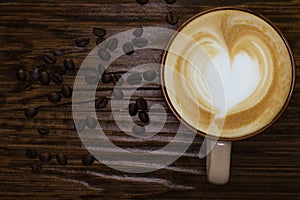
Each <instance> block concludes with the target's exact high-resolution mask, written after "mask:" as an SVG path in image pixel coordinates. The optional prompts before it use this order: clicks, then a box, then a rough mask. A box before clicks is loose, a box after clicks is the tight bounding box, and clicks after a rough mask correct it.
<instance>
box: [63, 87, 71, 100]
mask: <svg viewBox="0 0 300 200" xmlns="http://www.w3.org/2000/svg"><path fill="white" fill-rule="evenodd" d="M61 93H62V95H63V96H64V97H65V98H71V97H72V88H70V87H69V86H67V85H63V86H61Z"/></svg>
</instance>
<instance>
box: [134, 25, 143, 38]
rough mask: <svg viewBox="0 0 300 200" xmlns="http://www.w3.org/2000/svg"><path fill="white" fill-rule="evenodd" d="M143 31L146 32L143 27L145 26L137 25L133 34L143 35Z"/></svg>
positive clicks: (136, 35)
mask: <svg viewBox="0 0 300 200" xmlns="http://www.w3.org/2000/svg"><path fill="white" fill-rule="evenodd" d="M143 33H144V29H143V27H141V26H140V27H137V28H136V29H135V30H134V31H133V33H132V34H133V35H134V36H135V37H141V36H142V35H143Z"/></svg>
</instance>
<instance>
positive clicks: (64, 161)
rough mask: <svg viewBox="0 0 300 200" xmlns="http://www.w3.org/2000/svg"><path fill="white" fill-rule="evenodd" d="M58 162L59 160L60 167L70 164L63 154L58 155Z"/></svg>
mask: <svg viewBox="0 0 300 200" xmlns="http://www.w3.org/2000/svg"><path fill="white" fill-rule="evenodd" d="M56 160H57V162H58V164H60V165H67V164H68V159H67V157H66V156H65V155H64V154H62V153H58V154H56Z"/></svg>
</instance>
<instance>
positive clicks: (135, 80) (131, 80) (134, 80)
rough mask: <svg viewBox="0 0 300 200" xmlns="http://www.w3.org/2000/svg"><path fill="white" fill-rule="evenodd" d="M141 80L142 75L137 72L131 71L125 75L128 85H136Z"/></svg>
mask: <svg viewBox="0 0 300 200" xmlns="http://www.w3.org/2000/svg"><path fill="white" fill-rule="evenodd" d="M142 80H143V78H142V76H141V75H140V74H138V73H133V74H131V75H130V76H128V77H127V82H128V83H129V84H130V85H137V84H139V83H140V82H141V81H142Z"/></svg>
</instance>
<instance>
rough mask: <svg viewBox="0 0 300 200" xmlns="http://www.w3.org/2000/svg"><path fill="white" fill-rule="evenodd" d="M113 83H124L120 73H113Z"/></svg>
mask: <svg viewBox="0 0 300 200" xmlns="http://www.w3.org/2000/svg"><path fill="white" fill-rule="evenodd" d="M113 83H114V84H115V85H118V86H120V85H122V84H123V79H122V76H121V75H119V74H115V75H113Z"/></svg>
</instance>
